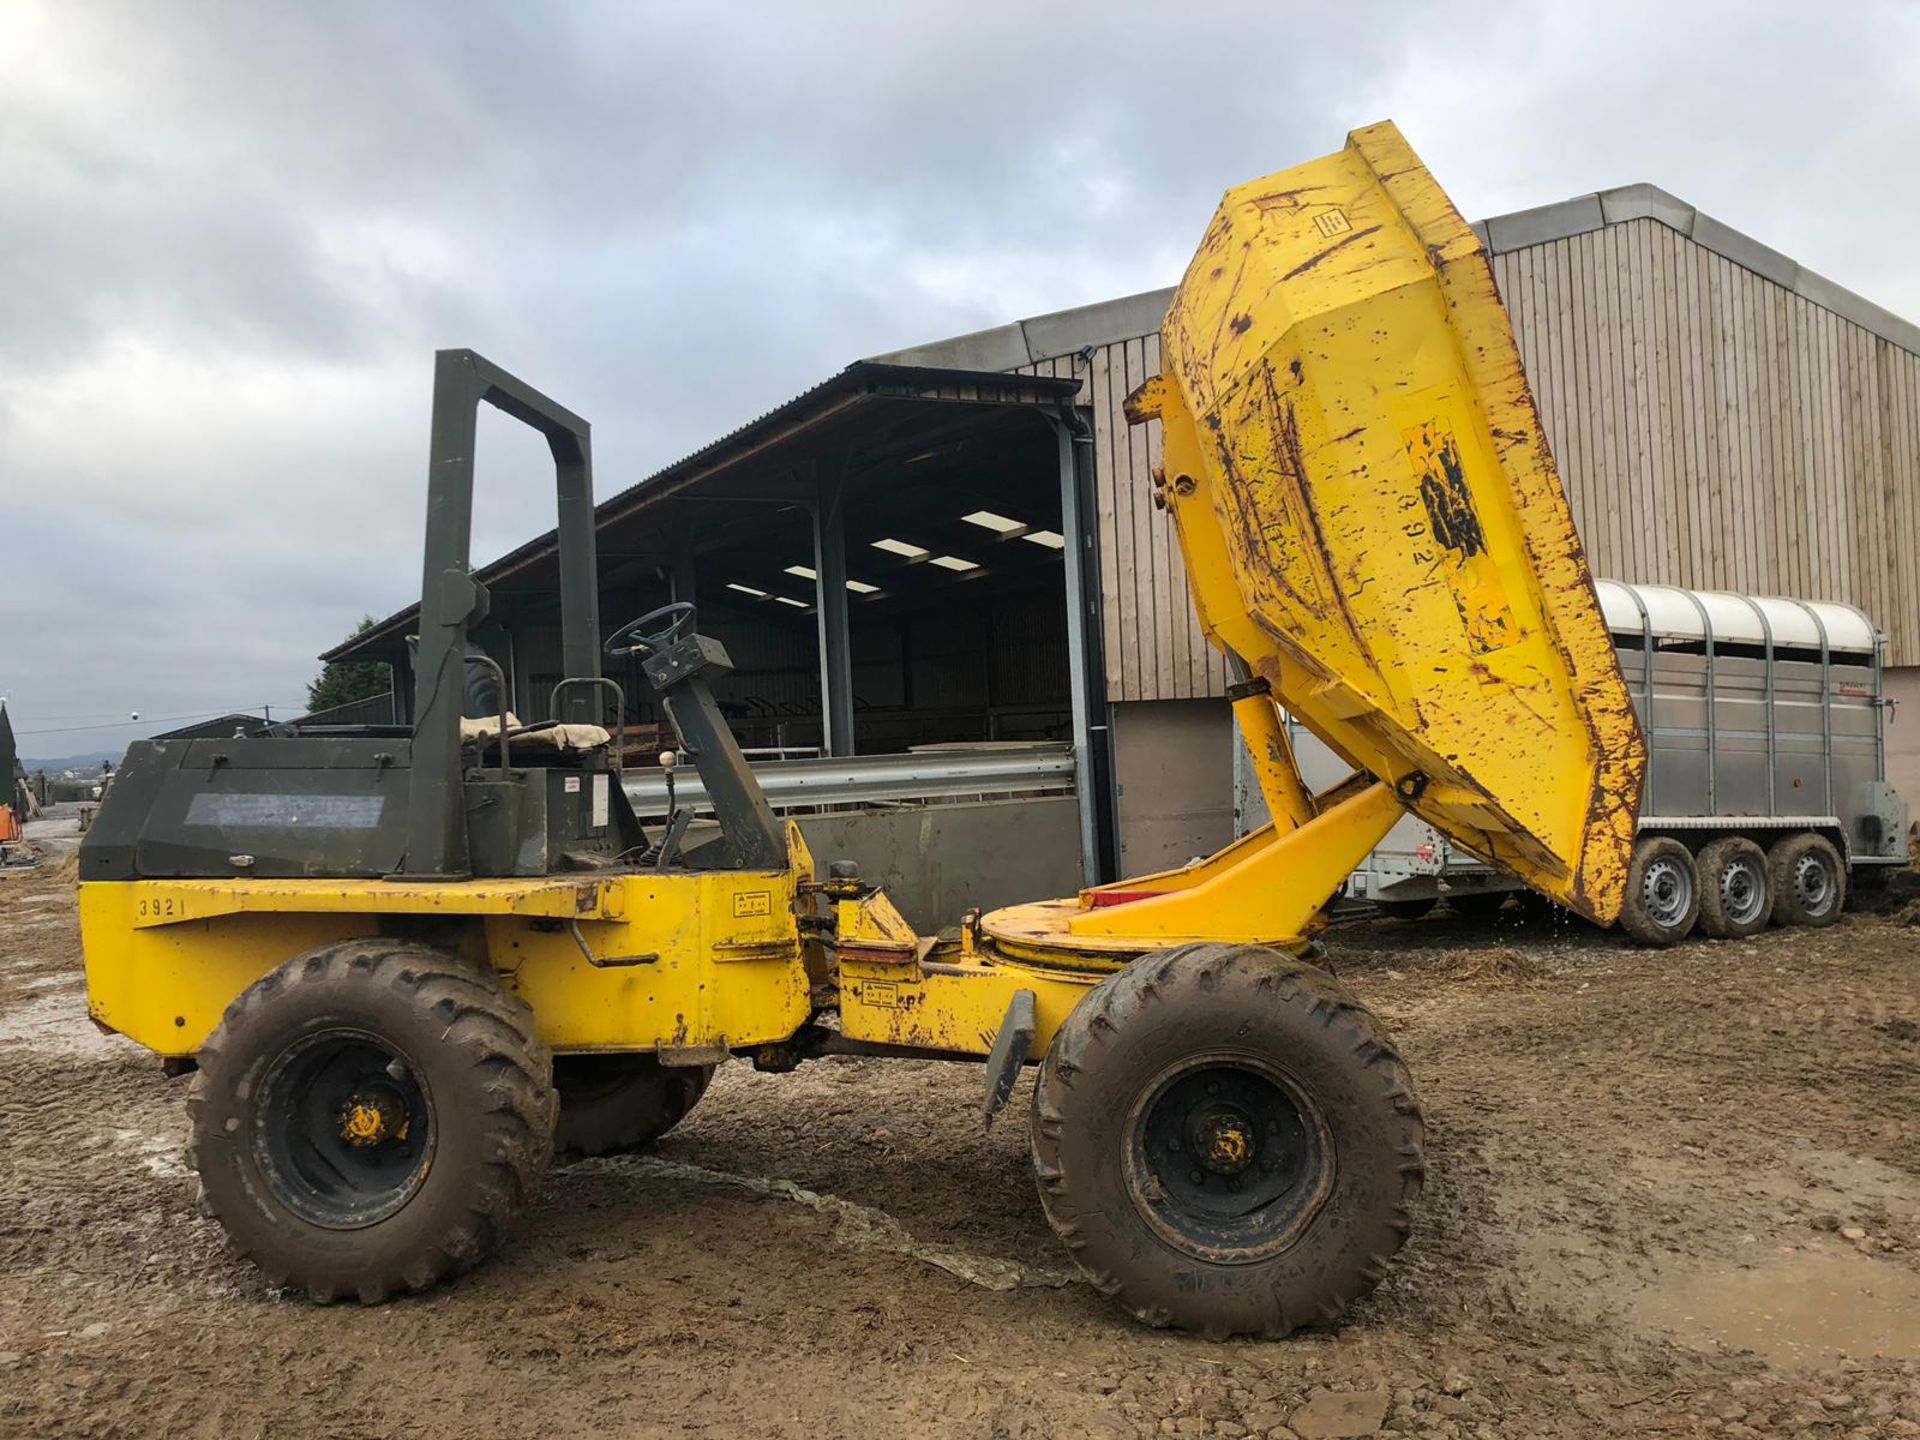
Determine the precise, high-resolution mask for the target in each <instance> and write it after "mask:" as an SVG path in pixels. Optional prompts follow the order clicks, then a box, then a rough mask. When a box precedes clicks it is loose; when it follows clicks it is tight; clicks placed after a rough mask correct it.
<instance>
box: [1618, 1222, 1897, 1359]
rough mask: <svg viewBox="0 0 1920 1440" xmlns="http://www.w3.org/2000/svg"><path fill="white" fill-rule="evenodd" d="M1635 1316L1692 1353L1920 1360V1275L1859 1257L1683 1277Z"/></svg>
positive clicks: (1659, 1285)
mask: <svg viewBox="0 0 1920 1440" xmlns="http://www.w3.org/2000/svg"><path fill="white" fill-rule="evenodd" d="M1631 1314H1632V1316H1633V1318H1634V1319H1635V1320H1636V1321H1638V1322H1640V1323H1641V1324H1643V1325H1648V1326H1652V1327H1654V1328H1657V1329H1660V1330H1665V1331H1667V1332H1668V1333H1669V1334H1671V1335H1672V1336H1673V1337H1674V1338H1675V1339H1676V1340H1678V1341H1680V1342H1681V1343H1682V1344H1684V1345H1689V1346H1692V1347H1693V1348H1695V1349H1700V1350H1718V1349H1722V1348H1725V1349H1732V1350H1751V1351H1753V1352H1754V1353H1755V1354H1758V1355H1760V1356H1763V1357H1764V1358H1765V1359H1767V1360H1768V1361H1770V1362H1771V1363H1773V1364H1775V1365H1779V1366H1791V1367H1823V1368H1824V1367H1831V1366H1834V1365H1836V1364H1838V1363H1839V1361H1840V1359H1841V1357H1842V1356H1843V1355H1844V1356H1850V1357H1852V1358H1854V1359H1856V1360H1863V1359H1866V1358H1867V1357H1869V1356H1873V1355H1883V1356H1886V1357H1888V1358H1890V1359H1899V1360H1908V1359H1920V1275H1916V1274H1914V1272H1912V1271H1911V1270H1907V1269H1905V1268H1903V1267H1899V1266H1895V1265H1891V1264H1888V1263H1886V1262H1884V1261H1876V1260H1870V1259H1868V1258H1867V1257H1866V1256H1864V1255H1857V1254H1854V1253H1852V1252H1844V1253H1842V1252H1831V1251H1825V1250H1799V1251H1796V1252H1794V1253H1793V1254H1791V1255H1777V1256H1773V1257H1770V1258H1769V1259H1767V1260H1766V1261H1764V1262H1762V1263H1761V1264H1759V1265H1756V1266H1754V1267H1753V1268H1751V1269H1734V1268H1731V1267H1728V1268H1724V1269H1714V1270H1702V1271H1694V1272H1690V1273H1683V1272H1677V1271H1676V1272H1674V1273H1672V1274H1669V1275H1666V1276H1664V1277H1662V1278H1661V1279H1659V1280H1657V1281H1655V1282H1654V1284H1653V1286H1652V1287H1651V1288H1650V1289H1647V1290H1645V1291H1643V1292H1641V1293H1640V1294H1639V1295H1637V1296H1635V1297H1634V1299H1633V1301H1632V1303H1631Z"/></svg>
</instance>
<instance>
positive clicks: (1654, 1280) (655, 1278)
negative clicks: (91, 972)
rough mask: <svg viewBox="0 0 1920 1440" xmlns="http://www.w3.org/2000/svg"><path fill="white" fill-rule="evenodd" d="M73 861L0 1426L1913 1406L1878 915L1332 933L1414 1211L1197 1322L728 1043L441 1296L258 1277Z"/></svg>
mask: <svg viewBox="0 0 1920 1440" xmlns="http://www.w3.org/2000/svg"><path fill="white" fill-rule="evenodd" d="M71 887H72V878H71V870H70V868H69V867H67V866H61V865H53V864H50V865H47V866H44V867H42V868H41V869H40V870H39V871H37V872H28V873H12V874H8V875H6V876H5V877H4V878H0V1435H9V1436H10V1435H84V1436H105V1435H143V1436H145V1435H166V1436H173V1435H179V1436H207V1437H214V1436H219V1437H229V1436H256V1435H268V1434H272V1435H275V1436H328V1437H350V1436H351V1437H358V1436H473V1435H502V1436H546V1435H556V1434H569V1435H608V1436H613V1435H618V1436H780V1437H818V1436H919V1435H930V1436H1033V1437H1039V1436H1047V1437H1055V1436H1058V1437H1074V1436H1098V1437H1115V1436H1134V1435H1176V1436H1243V1435H1268V1436H1275V1437H1287V1436H1290V1435H1296V1434H1297V1435H1300V1436H1302V1437H1305V1440H1312V1437H1315V1436H1322V1435H1328V1434H1339V1433H1364V1432H1365V1431H1366V1430H1367V1428H1368V1427H1369V1426H1373V1425H1376V1424H1377V1425H1378V1427H1379V1428H1380V1430H1381V1431H1382V1433H1386V1434H1396V1435H1421V1436H1448V1437H1452V1436H1462V1437H1489V1436H1529V1437H1531V1436H1556V1437H1557V1436H1567V1437H1574V1436H1579V1437H1587V1436H1604V1435H1655V1434H1658V1435H1670V1436H1692V1435H1699V1436H1709V1435H1711V1436H1729V1437H1739V1436H1748V1435H1753V1434H1764V1435H1782V1436H1801V1435H1809V1436H1821V1437H1827V1436H1848V1437H1864V1436H1920V1118H1917V1117H1920V1000H1917V999H1916V995H1917V994H1920V930H1916V929H1914V928H1912V927H1911V926H1909V925H1908V924H1906V923H1905V921H1906V919H1907V918H1908V917H1907V916H1906V915H1904V914H1901V913H1898V912H1897V911H1896V912H1895V913H1892V914H1889V915H1882V916H1869V915H1864V914H1850V915H1849V916H1848V917H1847V918H1846V920H1845V921H1844V923H1842V924H1841V925H1840V926H1839V927H1837V928H1836V929H1833V930H1829V931H1824V932H1816V933H1809V932H1805V931H1775V932H1773V933H1771V934H1768V935H1766V936H1764V937H1762V938H1760V939H1758V940H1755V941H1752V942H1747V943H1726V944H1709V943H1699V944H1691V945H1687V946H1683V947H1681V948H1679V949H1677V950H1673V951H1669V952H1666V953H1663V954H1654V953H1647V952H1641V951H1636V950H1632V949H1628V948H1625V947H1623V946H1622V945H1620V944H1618V943H1616V942H1615V941H1613V940H1611V939H1609V938H1607V937H1602V936H1598V935H1595V934H1592V933H1591V932H1587V931H1584V930H1562V929H1554V928H1550V927H1542V926H1534V927H1531V928H1527V927H1523V926H1520V925H1519V924H1517V923H1515V922H1509V923H1508V924H1507V925H1506V926H1504V927H1502V926H1492V925H1480V926H1473V925H1470V924H1467V923H1465V922H1455V921H1449V920H1447V919H1445V918H1444V916H1443V915H1435V916H1433V917H1431V918H1429V919H1427V920H1423V921H1419V922H1411V923H1409V922H1366V923H1352V924H1344V925H1340V926H1337V927H1335V928H1334V929H1333V930H1332V931H1330V932H1329V933H1328V935H1327V937H1326V938H1327V945H1328V950H1329V952H1330V955H1331V957H1332V961H1333V964H1334V965H1335V967H1336V969H1337V970H1338V971H1339V973H1340V974H1341V975H1342V976H1344V977H1345V979H1346V980H1347V981H1348V982H1349V983H1350V984H1351V985H1352V986H1353V988H1354V989H1355V990H1357V991H1358V992H1359V993H1360V994H1361V995H1362V996H1363V997H1364V998H1365V999H1366V1000H1367V1001H1368V1002H1370V1003H1371V1004H1372V1005H1374V1006H1375V1007H1376V1008H1377V1009H1378V1010H1379V1011H1380V1012H1381V1013H1382V1014H1383V1015H1384V1016H1385V1017H1386V1018H1387V1020H1388V1021H1389V1023H1390V1024H1391V1025H1392V1026H1393V1028H1394V1029H1395V1031H1396V1032H1397V1033H1398V1035H1399V1036H1400V1038H1401V1040H1402V1041H1403V1043H1404V1048H1405V1052H1406V1055H1407V1058H1408V1060H1409V1062H1410V1064H1411V1065H1412V1067H1413V1070H1414V1074H1415V1075H1416V1077H1417V1079H1418V1081H1419V1083H1420V1086H1421V1089H1422V1092H1423V1096H1424V1099H1425V1101H1426V1104H1427V1114H1428V1117H1429V1121H1430V1125H1431V1137H1432V1171H1431V1178H1430V1181H1429V1189H1428V1193H1427V1197H1426V1201H1425V1205H1424V1208H1423V1211H1422V1215H1421V1219H1420V1225H1419V1229H1418V1231H1417V1233H1416V1236H1415V1238H1414V1240H1413V1242H1412V1243H1411V1245H1410V1246H1409V1248H1408V1249H1407V1251H1406V1252H1404V1253H1403V1255H1402V1257H1401V1260H1400V1262H1399V1264H1398V1265H1397V1266H1396V1267H1395V1269H1394V1270H1393V1272H1392V1275H1391V1277H1390V1278H1389V1279H1388V1280H1387V1282H1386V1283H1385V1285H1383V1286H1382V1287H1381V1289H1380V1290H1379V1292H1378V1293H1377V1294H1376V1295H1375V1296H1374V1297H1373V1298H1372V1299H1371V1300H1370V1301H1368V1302H1366V1303H1365V1304H1364V1305H1363V1306H1361V1307H1360V1308H1359V1309H1358V1310H1357V1311H1356V1312H1355V1313H1354V1314H1353V1315H1352V1316H1351V1318H1350V1320H1349V1322H1348V1323H1346V1324H1345V1325H1343V1326H1342V1327H1340V1328H1339V1329H1337V1330H1334V1331H1331V1332H1322V1333H1312V1334H1307V1335H1302V1336H1298V1337H1296V1338H1294V1339H1291V1340H1288V1341H1285V1342H1281V1343H1274V1344H1259V1343H1245V1342H1239V1343H1231V1344H1225V1345H1210V1344H1206V1343H1202V1342H1199V1341H1194V1340H1189V1339H1185V1338H1182V1337H1180V1336H1177V1335H1170V1334H1164V1333H1156V1332H1152V1331H1147V1330H1143V1329H1140V1328H1138V1327H1136V1326H1134V1325H1132V1324H1130V1323H1129V1322H1127V1321H1126V1320H1124V1319H1123V1318H1121V1317H1120V1316H1119V1315H1118V1314H1117V1313H1116V1312H1114V1311H1112V1310H1110V1309H1109V1308H1108V1306H1107V1304H1106V1303H1105V1302H1104V1301H1102V1300H1101V1298H1100V1297H1099V1296H1097V1295H1095V1294H1094V1293H1093V1292H1092V1291H1091V1290H1090V1289H1089V1288H1088V1287H1086V1286H1085V1285H1083V1284H1080V1283H1077V1282H1075V1281H1071V1280H1069V1279H1067V1277H1066V1262H1065V1260H1064V1252H1062V1251H1061V1250H1060V1249H1059V1248H1058V1247H1057V1246H1056V1244H1055V1242H1054V1240H1053V1237H1052V1235H1051V1234H1050V1232H1049V1231H1048V1230H1047V1228H1046V1224H1045V1222H1044V1221H1043V1219H1042V1218H1041V1214H1040V1210H1039V1207H1038V1205H1037V1203H1036V1202H1035V1198H1034V1192H1033V1181H1032V1178H1031V1176H1030V1173H1029V1170H1028V1160H1027V1151H1026V1141H1025V1136H1024V1133H1023V1128H1022V1127H1021V1126H1020V1125H1019V1124H1017V1123H1003V1124H1001V1125H999V1126H997V1127H996V1128H995V1129H994V1130H993V1131H992V1132H991V1133H989V1134H984V1135H983V1134H982V1133H981V1131H980V1126H979V1122H978V1119H977V1105H978V1095H977V1087H978V1085H979V1072H978V1071H977V1070H973V1069H967V1068H958V1067H945V1066H941V1065H935V1064H906V1063H894V1062H874V1061H844V1060H843V1061H830V1062H822V1063H819V1064H816V1065H814V1066H812V1067H810V1068H808V1069H806V1070H804V1071H802V1072H801V1073H799V1074H797V1075H792V1076H785V1077H776V1076H759V1075H755V1074H754V1073H753V1072H752V1071H751V1070H749V1069H748V1068H747V1067H745V1066H744V1065H735V1066H731V1067H729V1068H727V1069H726V1070H724V1071H723V1072H722V1073H721V1075H720V1077H719V1078H718V1079H717V1080H716V1082H715V1084H714V1086H713V1090H712V1092H711V1094H710V1096H709V1098H708V1099H707V1100H706V1101H705V1102H704V1103H703V1104H702V1106H701V1107H700V1109H699V1110H698V1111H697V1112H696V1113H695V1114H694V1116H693V1117H692V1118H691V1119H690V1120H689V1121H688V1122H687V1124H686V1125H685V1126H683V1127H682V1128H681V1129H680V1130H679V1131H677V1132H676V1133H675V1134H674V1135H672V1136H670V1137H669V1138H668V1140H667V1141H666V1142H665V1143H664V1144H663V1146H662V1147H661V1149H660V1151H659V1152H658V1155H657V1157H655V1158H652V1159H648V1160H620V1161H596V1162H590V1163H587V1164H583V1165H579V1166H575V1167H573V1168H571V1169H567V1170H563V1171H557V1172H555V1173H554V1175H553V1176H552V1178H551V1180H550V1182H549V1184H548V1187H547V1194H546V1198H545V1201H544V1203H543V1204H542V1205H541V1206H540V1208H539V1209H538V1211H537V1213H535V1214H533V1215H532V1216H531V1218H530V1220H529V1221H528V1222H527V1223H525V1224H524V1225H523V1226H522V1227H521V1229H520V1230H519V1232H518V1233H517V1234H516V1236H515V1237H514V1239H513V1241H512V1242H511V1244H510V1247H509V1248H508V1250H507V1251H506V1253H504V1254H502V1255H501V1256H499V1257H498V1258H497V1259H495V1260H494V1261H493V1262H492V1263H490V1264H489V1265H487V1266H486V1267H485V1268H483V1269H482V1270H481V1271H479V1272H478V1273H476V1274H475V1275H473V1276H471V1277H469V1278H468V1279H467V1280H465V1281H463V1282H462V1283H460V1284H459V1285H458V1286H457V1287H456V1288H454V1289H452V1290H449V1291H446V1292H444V1293H439V1294H435V1295H432V1296H430V1297H426V1298H421V1299H414V1300H407V1301H402V1302H398V1303H395V1304H391V1305H388V1306H385V1307H383V1308H379V1309H374V1310H363V1309H359V1308H357V1307H353V1308H348V1307H339V1308H333V1309H319V1308H316V1307H313V1306H310V1305H308V1304H306V1303H304V1302H302V1301H298V1300H288V1299H283V1298H280V1297H278V1296H276V1295H274V1294H271V1293H269V1292H267V1291H266V1290H264V1289H263V1287H262V1286H261V1284H260V1282H259V1280H258V1279H257V1278H256V1276H255V1275H254V1274H253V1273H252V1272H251V1271H250V1270H249V1269H247V1268H246V1267H244V1266H243V1265H241V1264H239V1263H237V1262H234V1261H232V1260H230V1259H229V1258H227V1256H226V1255H225V1254H224V1253H223V1249H222V1244H221V1238H220V1235H219V1233H218V1231H217V1230H216V1229H215V1227H214V1226H213V1225H212V1224H211V1223H210V1222H208V1221H205V1220H202V1219H201V1218H200V1216H199V1214H198V1213H197V1210H196V1208H195V1202H194V1189H193V1182H192V1180H191V1179H190V1177H189V1176H188V1175H187V1173H186V1172H185V1170H184V1169H183V1167H182V1165H181V1159H180V1156H181V1149H182V1145H183V1141H184V1134H185V1125H184V1111H183V1106H182V1099H183V1094H182V1092H183V1084H182V1083H181V1082H176V1081H169V1080H167V1079H164V1078H162V1076H161V1075H160V1073H159V1070H158V1068H157V1066H156V1065H155V1064H154V1063H153V1062H152V1061H151V1059H150V1058H148V1057H146V1056H145V1055H144V1054H143V1053H142V1052H140V1051H138V1050H136V1049H135V1048H134V1047H133V1046H131V1045H130V1044H128V1043H126V1042H124V1041H121V1040H118V1039H110V1038H106V1037H102V1036H100V1035H98V1034H96V1033H95V1032H94V1031H93V1029H92V1028H91V1027H90V1026H89V1025H88V1024H87V1023H86V1021H85V1020H84V1018H83V1015H82V1009H83V995H82V989H81V982H80V974H79V944H78V939H77V934H76V927H75V920H74V912H73V905H72V898H71ZM1023 1098H1024V1097H1023V1096H1016V1097H1015V1102H1014V1107H1013V1110H1012V1112H1011V1113H1012V1114H1013V1115H1016V1116H1017V1115H1019V1114H1021V1113H1023V1109H1022V1100H1023ZM729 1177H744V1179H730V1178H729ZM767 1179H773V1180H779V1181H786V1182H793V1184H794V1185H797V1186H798V1187H804V1189H803V1190H801V1191H799V1192H795V1191H793V1190H792V1189H790V1188H789V1187H786V1186H767V1185H765V1184H763V1183H761V1182H763V1181H765V1180H767ZM943 1267H944V1268H943ZM955 1271H959V1272H964V1273H966V1274H971V1275H972V1277H973V1278H963V1275H962V1274H956V1273H954V1272H955ZM983 1281H984V1282H987V1283H981V1282H983ZM1009 1283H1011V1284H1012V1285H1013V1287H1014V1288H1010V1289H994V1288H988V1285H989V1284H994V1285H1007V1284H1009ZM1326 1392H1334V1394H1332V1395H1329V1394H1328V1393H1326ZM1342 1392H1346V1394H1345V1398H1344V1399H1337V1398H1335V1397H1336V1396H1338V1395H1339V1394H1341V1393H1342ZM1334 1411H1343V1412H1345V1413H1348V1414H1350V1415H1353V1416H1356V1417H1357V1419H1355V1420H1353V1421H1352V1422H1351V1423H1346V1424H1341V1423H1331V1424H1330V1423H1329V1422H1328V1420H1327V1418H1326V1417H1327V1416H1328V1415H1329V1414H1330V1413H1332V1412H1334Z"/></svg>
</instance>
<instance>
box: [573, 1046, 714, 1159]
mask: <svg viewBox="0 0 1920 1440" xmlns="http://www.w3.org/2000/svg"><path fill="white" fill-rule="evenodd" d="M713 1070H714V1067H713V1066H711V1065H698V1066H685V1067H682V1066H669V1065H662V1064H661V1063H660V1062H659V1061H658V1060H657V1059H655V1058H654V1057H653V1056H651V1055H561V1056H558V1057H557V1058H556V1059H555V1060H554V1062H553V1086H554V1089H556V1090H558V1091H559V1092H560V1123H559V1125H558V1126H557V1127H556V1129H555V1131H554V1136H553V1149H554V1154H555V1156H556V1157H558V1158H560V1159H564V1160H584V1159H588V1158H590V1157H592V1156H594V1155H618V1154H621V1153H623V1152H626V1151H631V1150H641V1149H645V1148H646V1147H647V1146H649V1145H651V1144H653V1142H654V1141H656V1140H658V1139H659V1138H660V1137H661V1136H662V1135H664V1134H666V1133H667V1132H668V1131H669V1130H671V1129H673V1127H674V1126H676V1125H678V1124H679V1123H680V1122H681V1121H682V1120H684V1119H686V1118H687V1113H688V1112H689V1111H691V1110H692V1109H693V1107H694V1106H695V1105H697V1104H699V1102H700V1097H701V1096H702V1095H704V1094H706V1093H707V1085H708V1084H709V1083H710V1082H711V1081H712V1079H713Z"/></svg>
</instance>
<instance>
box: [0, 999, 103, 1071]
mask: <svg viewBox="0 0 1920 1440" xmlns="http://www.w3.org/2000/svg"><path fill="white" fill-rule="evenodd" d="M36 992H37V993H35V994H34V996H33V998H32V999H30V1000H27V1001H26V1002H25V1003H24V1004H20V1003H16V1004H13V1005H10V1006H8V1007H6V1008H5V1009H4V1010H0V1055H4V1054H5V1053H6V1052H7V1051H8V1050H10V1049H13V1048H15V1047H18V1048H21V1049H26V1050H32V1051H35V1052H37V1053H39V1054H42V1055H58V1056H61V1057H62V1058H64V1059H71V1060H101V1061H105V1060H113V1059H117V1058H118V1057H119V1056H120V1055H121V1054H123V1053H124V1051H123V1049H122V1047H123V1046H124V1045H125V1044H126V1043H127V1042H126V1041H124V1040H119V1039H117V1038H110V1037H108V1036H106V1035H102V1034H101V1033H100V1032H99V1031H98V1030H96V1029H94V1028H93V1023H92V1022H91V1021H90V1020H88V1019H87V997H86V992H85V990H84V988H83V987H81V986H80V985H78V984H73V983H71V982H69V983H66V984H62V985H60V986H58V988H55V987H53V986H49V987H47V988H46V989H44V990H41V989H38V987H36Z"/></svg>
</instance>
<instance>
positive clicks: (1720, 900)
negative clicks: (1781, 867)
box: [1694, 835, 1773, 940]
mask: <svg viewBox="0 0 1920 1440" xmlns="http://www.w3.org/2000/svg"><path fill="white" fill-rule="evenodd" d="M1694 868H1695V869H1696V870H1697V871H1698V872H1699V875H1700V929H1701V932H1702V933H1703V934H1706V935H1710V936H1712V937H1713V938H1714V939H1715V940H1744V939H1746V938H1747V936H1749V935H1758V934H1759V933H1760V932H1761V931H1762V930H1764V929H1766V928H1767V922H1768V921H1769V920H1770V919H1772V917H1773V885H1772V882H1771V880H1770V878H1769V874H1768V865H1767V853H1766V851H1764V850H1762V849H1761V848H1760V847H1759V846H1758V845H1756V844H1754V843H1753V841H1751V840H1743V839H1741V838H1740V837H1739V836H1738V835H1729V836H1727V837H1726V838H1724V839H1721V840H1715V841H1714V842H1713V843H1712V844H1711V845H1708V846H1707V847H1706V848H1705V849H1703V850H1702V851H1701V852H1700V854H1699V857H1698V858H1697V859H1696V860H1695V861H1694Z"/></svg>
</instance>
